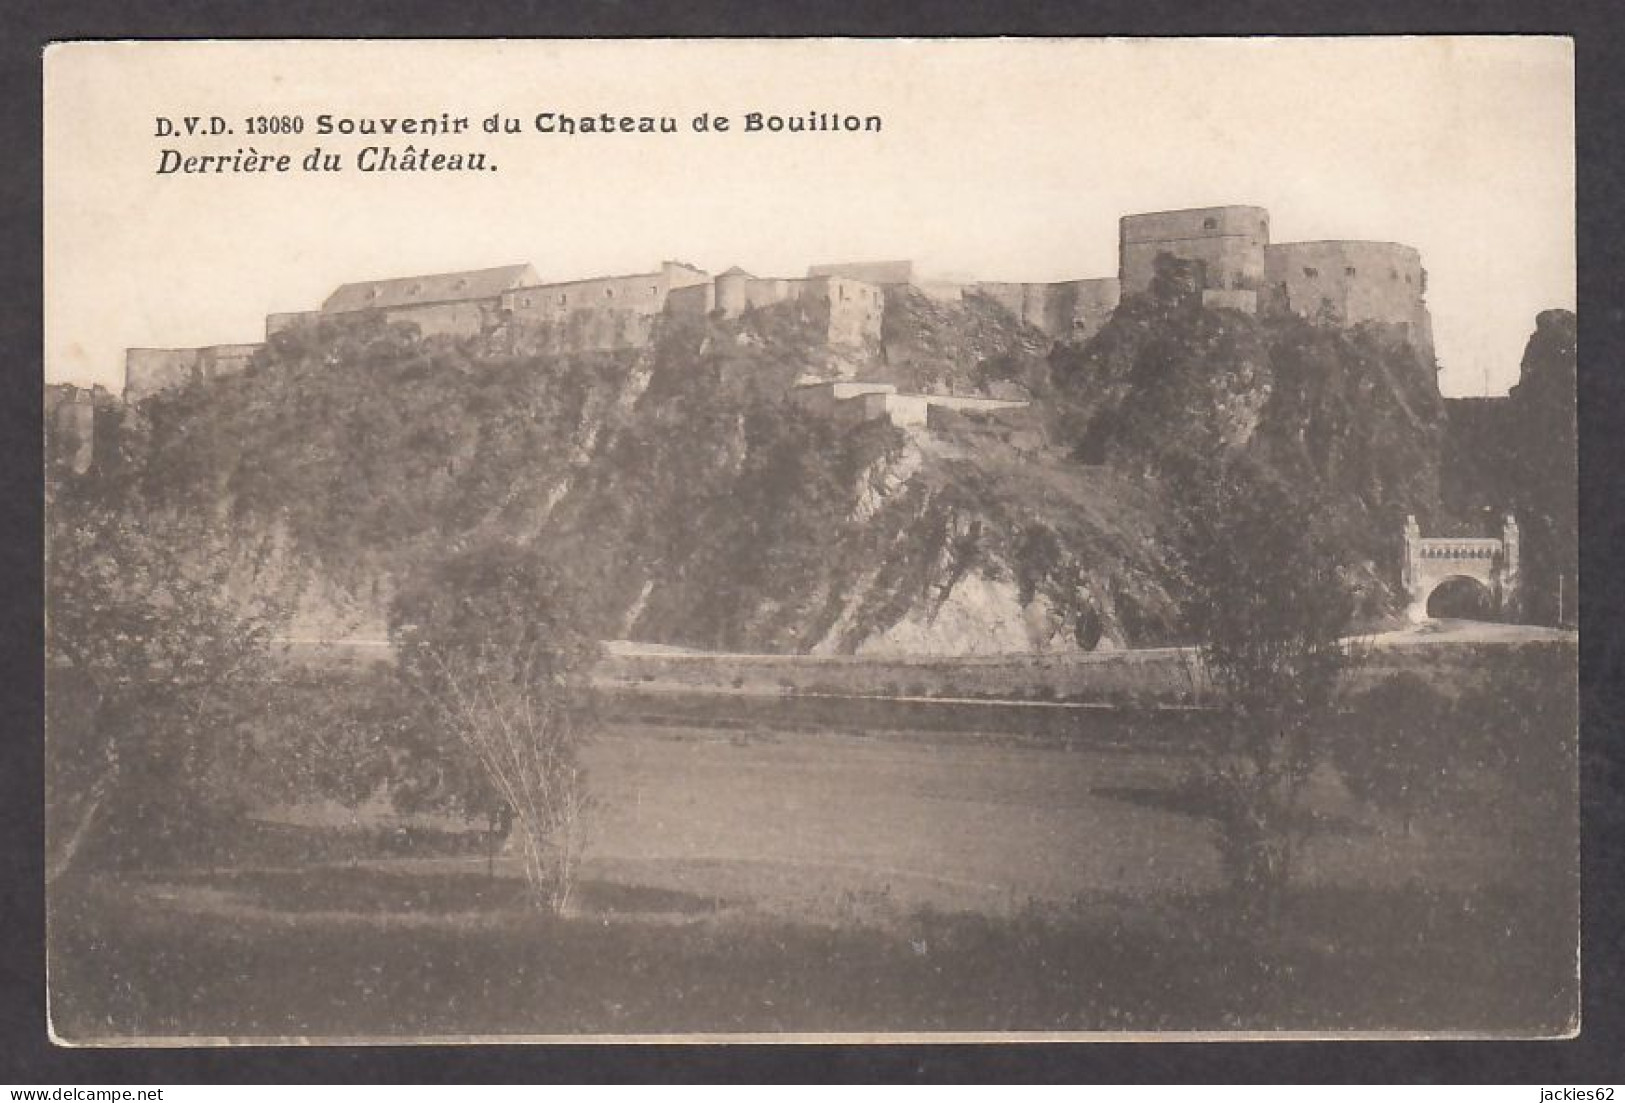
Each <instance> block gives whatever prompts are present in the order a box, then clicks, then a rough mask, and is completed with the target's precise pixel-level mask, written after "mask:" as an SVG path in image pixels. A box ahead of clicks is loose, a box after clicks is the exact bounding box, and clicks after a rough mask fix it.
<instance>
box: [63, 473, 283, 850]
mask: <svg viewBox="0 0 1625 1103" xmlns="http://www.w3.org/2000/svg"><path fill="white" fill-rule="evenodd" d="M237 553H238V548H237V546H236V544H235V543H234V542H233V540H232V539H231V536H230V534H229V533H227V532H225V531H224V530H223V529H222V528H221V527H220V526H219V525H217V524H215V523H214V522H213V521H212V519H210V518H207V517H199V516H196V515H191V514H171V513H164V512H159V511H153V510H150V509H148V508H147V507H146V505H145V503H144V502H143V501H142V500H140V499H139V497H135V496H131V494H130V487H129V485H128V484H122V483H113V484H109V483H106V482H103V481H101V480H96V479H74V480H70V481H68V482H65V483H53V484H48V486H47V495H46V593H45V602H46V604H45V610H46V656H47V669H48V671H49V674H48V679H47V698H48V701H49V706H48V708H49V711H48V717H49V718H50V719H51V720H54V721H55V723H52V724H51V728H50V730H49V731H48V747H49V754H48V762H49V775H48V776H49V779H50V781H51V787H50V788H51V791H50V795H49V799H48V801H47V804H48V806H49V808H50V812H51V814H50V822H49V827H50V830H49V831H48V836H49V837H48V840H47V842H48V849H49V852H50V853H49V860H48V863H47V876H48V878H51V879H55V878H56V877H58V876H60V875H61V874H62V873H64V872H65V871H66V870H67V869H68V868H69V867H70V866H71V865H72V864H73V862H74V860H75V858H76V857H77V856H78V855H79V854H80V853H81V851H82V850H83V849H84V847H85V844H86V843H87V842H88V841H89V840H90V839H92V838H93V837H101V838H104V839H108V840H109V841H110V842H111V843H112V844H113V845H114V847H115V849H116V852H117V853H118V854H120V855H121V856H122V857H125V858H128V859H132V860H137V861H140V860H150V859H152V858H154V857H157V856H160V855H161V854H162V853H163V852H164V850H165V848H166V847H169V846H173V845H175V844H177V843H180V842H181V841H182V840H184V839H186V838H187V837H191V838H196V837H197V836H199V835H200V834H202V832H200V830H199V828H200V826H201V823H202V822H203V821H204V820H206V819H207V818H210V817H213V816H218V815H222V814H226V813H230V812H232V811H234V810H237V809H238V808H239V806H240V796H241V793H240V791H239V789H238V787H237V785H236V778H237V774H238V770H239V767H240V765H241V763H242V761H243V759H244V757H245V756H248V755H250V754H251V753H252V740H251V737H250V733H249V730H248V727H247V723H246V722H247V719H248V718H249V717H250V716H252V715H253V713H254V711H255V691H256V690H257V689H258V688H259V687H261V686H262V684H263V678H264V675H265V665H266V664H265V659H266V652H267V643H268V641H269V638H270V636H271V634H272V633H273V631H274V630H275V628H276V626H277V625H278V624H279V623H281V621H282V619H283V617H284V616H285V614H286V610H287V606H288V602H287V595H286V594H284V593H281V592H279V591H278V590H277V589H275V588H271V587H261V586H255V585H253V584H252V580H251V575H252V567H251V565H249V566H246V567H245V565H244V564H242V563H241V562H240V558H241V557H240V556H239V555H238V554H237ZM76 704H77V705H78V706H79V707H77V708H76V707H75V705H76Z"/></svg>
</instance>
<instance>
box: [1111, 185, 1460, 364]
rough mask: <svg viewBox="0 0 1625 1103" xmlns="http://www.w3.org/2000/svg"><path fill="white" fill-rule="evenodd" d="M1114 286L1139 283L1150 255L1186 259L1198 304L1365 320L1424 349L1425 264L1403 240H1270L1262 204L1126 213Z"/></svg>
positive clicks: (1427, 348) (1428, 325) (1339, 321)
mask: <svg viewBox="0 0 1625 1103" xmlns="http://www.w3.org/2000/svg"><path fill="white" fill-rule="evenodd" d="M1118 242H1119V244H1118V250H1119V253H1118V278H1119V279H1120V280H1121V281H1122V292H1123V293H1124V294H1131V293H1135V292H1140V291H1145V290H1146V289H1148V288H1149V287H1150V286H1151V281H1152V279H1153V277H1154V276H1155V274H1156V262H1157V257H1159V256H1161V255H1163V254H1168V255H1171V256H1174V257H1178V258H1179V259H1181V260H1185V261H1189V262H1192V264H1193V265H1194V268H1195V271H1194V273H1193V275H1194V278H1195V281H1196V286H1197V289H1198V290H1200V291H1201V293H1202V300H1203V302H1204V303H1205V304H1206V305H1208V306H1212V307H1228V308H1231V309H1236V310H1243V311H1246V312H1247V313H1263V314H1273V315H1280V314H1288V313H1290V314H1296V315H1298V316H1300V317H1304V318H1325V319H1327V320H1328V321H1331V322H1333V323H1334V324H1336V325H1343V326H1356V325H1364V324H1373V325H1377V326H1381V327H1385V328H1388V329H1390V330H1391V331H1392V332H1393V333H1394V334H1395V336H1398V337H1401V338H1403V339H1404V340H1407V341H1409V342H1410V343H1411V345H1412V346H1413V347H1414V348H1415V349H1416V350H1417V352H1418V354H1419V355H1420V356H1421V357H1422V358H1423V359H1424V360H1428V361H1431V359H1432V356H1433V322H1432V319H1431V317H1430V316H1429V314H1428V310H1427V305H1426V300H1425V295H1426V293H1427V272H1426V271H1425V270H1424V269H1423V267H1422V257H1421V254H1420V253H1418V252H1417V251H1416V250H1415V249H1414V248H1412V247H1411V246H1409V245H1399V244H1395V243H1393V242H1387V241H1294V242H1282V243H1279V244H1274V243H1271V241H1270V224H1269V212H1268V211H1266V210H1264V209H1263V208H1262V207H1200V208H1195V209H1192V210H1186V211H1156V212H1152V213H1149V214H1133V215H1125V216H1124V217H1123V218H1122V220H1121V221H1120V223H1119V229H1118Z"/></svg>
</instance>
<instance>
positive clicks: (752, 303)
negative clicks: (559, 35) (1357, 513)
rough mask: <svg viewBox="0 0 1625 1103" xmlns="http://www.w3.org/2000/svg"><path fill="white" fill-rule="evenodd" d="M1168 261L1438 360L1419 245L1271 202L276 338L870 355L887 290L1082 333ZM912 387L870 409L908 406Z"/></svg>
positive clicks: (177, 367)
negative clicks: (1029, 270) (708, 343)
mask: <svg viewBox="0 0 1625 1103" xmlns="http://www.w3.org/2000/svg"><path fill="white" fill-rule="evenodd" d="M1165 255H1166V256H1170V257H1174V258H1177V259H1179V260H1182V261H1185V262H1186V263H1187V268H1188V273H1189V279H1190V281H1191V283H1192V285H1193V286H1192V290H1193V291H1194V292H1197V293H1200V295H1201V297H1202V301H1203V303H1204V304H1205V305H1207V306H1211V307H1215V308H1227V309H1232V310H1239V311H1243V312H1246V313H1250V314H1265V315H1284V314H1296V315H1299V316H1302V317H1309V318H1316V319H1321V320H1325V321H1328V322H1331V323H1333V324H1337V325H1343V326H1354V325H1362V324H1374V325H1377V326H1381V327H1383V328H1385V329H1387V330H1388V331H1390V332H1392V333H1393V334H1394V335H1395V336H1397V337H1399V338H1402V339H1404V340H1406V341H1408V342H1410V344H1411V345H1412V346H1413V347H1414V348H1415V349H1416V350H1417V353H1418V355H1419V356H1420V357H1421V358H1422V359H1423V361H1424V362H1431V360H1432V353H1433V333H1432V323H1431V321H1430V319H1429V315H1428V311H1427V306H1426V304H1425V301H1424V295H1425V293H1426V290H1427V273H1426V271H1425V270H1424V269H1423V268H1422V262H1421V256H1420V254H1418V253H1417V251H1416V250H1415V249H1413V248H1411V247H1410V246H1408V245H1396V244H1393V243H1390V242H1380V241H1305V242H1286V243H1280V244H1272V243H1271V242H1270V234H1269V212H1268V211H1266V210H1264V209H1263V208H1261V207H1248V206H1233V207H1201V208H1195V209H1191V210H1180V211H1156V212H1151V213H1146V214H1131V215H1125V216H1124V217H1123V218H1122V219H1121V220H1120V222H1119V237H1118V273H1117V276H1116V277H1115V278H1113V277H1102V278H1095V279H1078V280H1065V281H1060V282H1054V283H994V282H978V281H970V282H958V281H944V280H931V279H926V278H923V277H921V276H919V275H918V274H917V273H916V272H915V270H914V266H913V264H912V262H909V261H889V262H880V263H843V264H827V265H814V266H813V267H811V268H809V269H808V270H807V274H806V275H805V276H803V277H790V278H778V277H759V276H755V275H752V274H751V273H749V272H746V271H744V270H743V269H741V268H737V267H735V268H730V269H729V270H728V271H726V272H723V273H722V274H720V275H718V276H715V277H713V276H711V275H710V274H709V273H707V272H704V271H702V270H700V269H698V268H695V267H693V266H692V265H688V264H684V263H681V262H679V261H666V262H664V263H662V264H661V265H660V267H659V269H658V270H655V271H651V272H642V273H636V274H633V275H626V276H602V277H595V278H592V279H582V280H571V281H567V282H562V283H544V282H542V280H541V279H540V277H539V276H538V275H537V273H536V270H535V269H534V268H533V267H532V266H531V265H529V264H515V265H508V266H506V267H500V268H487V269H480V270H475V271H467V272H448V273H441V274H436V275H426V276H408V277H405V278H400V279H385V280H371V281H364V282H360V283H348V284H345V285H343V286H342V287H339V288H338V289H337V290H335V291H334V292H333V293H332V294H331V295H329V296H328V297H327V299H326V301H324V302H323V303H322V305H321V308H320V309H318V310H311V311H299V312H294V313H280V314H271V315H268V316H267V317H266V319H265V335H266V338H267V340H269V339H270V338H271V337H273V336H275V335H276V334H277V333H280V332H283V331H286V330H291V329H297V328H300V327H306V326H311V325H314V324H316V323H318V322H320V321H323V320H331V319H334V318H338V317H343V316H346V315H354V314H358V313H362V312H368V311H371V312H376V313H378V314H381V315H382V316H383V317H385V318H386V319H389V320H391V321H396V320H399V321H408V322H412V323H414V324H415V325H417V326H418V328H419V330H420V332H422V333H423V334H424V335H425V336H431V335H444V336H451V337H479V336H492V335H497V334H506V335H507V336H508V337H509V339H510V341H511V343H512V344H513V345H514V347H523V348H525V349H526V350H527V351H532V352H553V353H560V352H585V351H613V350H625V349H637V348H642V347H645V346H647V345H648V344H649V343H650V341H651V340H652V339H653V335H654V332H655V326H656V323H657V321H658V320H659V319H660V318H662V317H666V316H674V317H681V316H690V317H699V316H705V315H709V314H712V313H713V312H715V313H718V314H720V315H721V316H723V317H727V318H737V317H740V316H741V315H743V314H745V313H746V312H747V311H750V310H754V309H758V308H761V307H766V306H771V305H773V304H776V303H784V302H791V301H795V302H798V303H800V304H802V305H803V307H804V308H805V309H806V312H807V314H808V316H809V317H811V318H812V319H813V320H814V322H815V324H816V325H817V326H818V327H819V330H820V337H821V339H822V340H823V341H824V342H826V343H827V344H828V345H829V346H831V347H834V348H848V349H854V350H861V349H863V348H865V347H868V346H878V345H879V344H880V342H881V339H882V326H883V323H884V319H885V310H886V298H887V295H888V294H896V293H899V292H900V291H902V290H903V289H909V290H912V291H915V292H918V293H920V294H924V295H927V296H929V297H932V298H937V299H950V300H951V299H961V298H966V297H970V296H980V297H983V298H986V299H990V300H992V301H994V302H996V303H998V304H1000V305H1001V306H1003V307H1004V308H1005V309H1007V310H1008V311H1009V312H1010V313H1011V314H1013V315H1015V316H1016V317H1017V318H1019V319H1020V320H1022V321H1023V322H1025V323H1026V324H1028V325H1030V326H1032V327H1034V328H1035V329H1037V330H1039V331H1040V332H1042V333H1043V334H1044V335H1045V336H1047V337H1048V338H1050V339H1051V340H1052V341H1066V342H1071V343H1082V342H1085V341H1087V340H1088V339H1089V338H1091V337H1093V336H1094V335H1095V333H1097V332H1098V331H1099V330H1100V328H1101V327H1102V326H1104V325H1105V324H1106V321H1107V320H1108V319H1109V318H1110V317H1111V315H1112V312H1113V311H1114V310H1115V309H1116V308H1117V305H1118V303H1119V301H1120V300H1121V298H1122V296H1124V295H1132V294H1137V293H1142V292H1145V291H1147V290H1149V289H1150V287H1151V285H1152V281H1153V279H1154V278H1155V276H1156V272H1157V264H1158V258H1159V257H1162V256H1165ZM259 348H260V346H259V345H257V344H241V345H214V346H209V347H206V348H183V349H130V350H128V351H127V353H126V358H125V386H124V397H125V399H126V400H127V401H139V400H140V399H142V398H144V397H146V396H147V395H150V394H152V393H154V392H156V391H160V390H163V389H165V388H168V387H172V386H176V385H178V384H180V383H184V382H186V381H188V380H191V379H197V378H210V377H213V376H217V375H226V374H231V373H234V372H239V371H242V370H243V369H244V368H245V367H246V366H247V364H248V362H249V360H250V359H251V358H252V356H253V354H254V353H255V352H256V351H257V350H258V349H259ZM871 393H876V394H878V393H879V391H878V390H873V389H872V392H871ZM853 397H855V396H853ZM909 397H910V396H897V395H894V396H893V397H892V398H891V399H877V398H870V399H869V400H868V403H869V405H875V404H877V403H878V404H880V405H885V404H886V403H888V402H889V403H891V404H892V405H896V406H898V407H899V409H901V408H903V407H904V406H906V405H907V403H906V401H905V400H906V399H908V398H909ZM939 397H946V396H939ZM909 416H911V417H912V414H911V415H909Z"/></svg>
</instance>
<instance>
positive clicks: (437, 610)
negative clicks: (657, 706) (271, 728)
mask: <svg viewBox="0 0 1625 1103" xmlns="http://www.w3.org/2000/svg"><path fill="white" fill-rule="evenodd" d="M579 608H580V603H579V600H578V599H577V598H576V596H575V595H574V594H573V593H572V592H571V591H570V589H569V588H568V586H567V585H566V584H565V583H564V581H563V580H562V579H561V578H560V577H559V576H558V575H557V574H556V573H555V572H554V571H553V570H552V569H551V568H550V567H549V566H548V565H547V564H546V563H544V562H543V561H541V560H540V559H539V558H538V557H537V556H536V555H535V554H534V553H533V552H531V551H529V550H527V549H525V548H521V547H519V546H517V545H515V544H511V543H505V542H493V543H486V544H481V545H477V546H475V547H472V548H470V549H467V550H464V551H459V552H455V553H453V554H451V555H449V556H447V557H445V558H444V559H442V560H440V561H439V562H437V563H435V564H433V565H431V566H430V567H428V568H426V569H425V570H423V571H421V572H420V573H419V574H418V575H417V576H416V577H414V578H412V579H410V580H409V581H408V583H407V584H406V585H405V586H404V587H403V588H402V590H401V592H400V593H399V595H398V596H397V597H396V599H395V601H394V603H393V605H392V607H391V609H390V633H391V636H392V637H393V639H394V640H395V643H396V647H397V649H398V656H399V657H398V662H399V666H400V672H401V674H402V676H403V677H404V678H405V679H406V681H407V682H408V684H410V685H412V686H413V687H415V688H416V689H417V691H418V692H419V693H421V695H422V697H423V699H424V700H425V701H426V702H428V704H429V705H430V707H431V708H432V709H433V710H434V712H435V714H436V716H437V717H438V718H439V719H440V721H441V723H442V725H443V727H444V730H445V731H446V732H447V733H448V734H449V735H450V736H451V737H452V738H454V739H455V740H456V741H458V742H459V743H460V744H461V746H462V747H463V748H464V750H465V752H466V753H467V754H469V755H471V756H473V758H474V759H476V760H477V761H478V762H479V764H480V766H481V768H482V770H483V772H484V776H485V779H486V781H487V782H488V784H489V788H490V794H491V799H492V801H493V802H495V803H494V805H493V807H494V808H495V809H496V810H498V811H499V812H501V813H504V814H506V815H507V816H511V817H512V820H513V825H514V826H515V827H516V828H518V830H519V841H520V844H521V852H522V857H523V860H524V870H525V877H526V880H527V881H528V883H529V885H530V889H531V895H532V899H533V900H534V901H535V902H536V903H537V904H538V905H544V904H545V905H546V906H548V907H550V908H551V909H552V910H553V911H555V912H559V911H563V910H564V909H565V908H566V907H567V906H568V904H569V900H570V893H571V891H572V889H573V887H574V884H575V878H576V872H577V868H578V866H579V863H580V860H581V853H582V848H583V845H584V842H585V828H586V822H585V813H586V810H587V806H588V795H587V788H586V777H585V774H584V772H583V770H582V768H581V764H580V757H579V747H580V743H581V741H582V739H583V738H584V736H585V734H586V732H587V730H588V708H587V702H586V697H585V686H584V678H583V675H584V674H585V672H586V671H587V669H588V668H589V666H590V664H591V663H592V662H593V661H594V659H595V658H596V657H597V654H598V647H597V643H596V642H595V641H594V640H593V639H592V637H591V636H590V635H589V634H588V633H586V632H585V631H584V630H583V628H582V627H581V617H580V614H579V612H578V610H579Z"/></svg>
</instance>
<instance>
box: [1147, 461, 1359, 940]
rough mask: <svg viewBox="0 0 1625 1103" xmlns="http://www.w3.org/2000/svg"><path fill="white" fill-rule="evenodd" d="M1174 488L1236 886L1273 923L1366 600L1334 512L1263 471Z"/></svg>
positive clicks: (1182, 578)
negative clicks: (1344, 552) (1328, 526)
mask: <svg viewBox="0 0 1625 1103" xmlns="http://www.w3.org/2000/svg"><path fill="white" fill-rule="evenodd" d="M1171 482H1172V484H1173V489H1174V491H1175V494H1174V498H1175V502H1176V508H1175V522H1174V526H1173V532H1172V546H1173V551H1174V561H1175V564H1176V568H1177V580H1176V585H1177V588H1178V591H1179V607H1180V613H1181V619H1182V622H1183V625H1184V628H1185V631H1186V632H1187V633H1188V634H1189V636H1190V637H1191V638H1192V639H1193V640H1194V641H1195V643H1196V647H1197V651H1198V655H1199V658H1200V665H1201V670H1202V672H1203V674H1204V676H1205V678H1206V679H1207V680H1208V681H1209V682H1210V683H1211V686H1212V689H1213V690H1214V691H1215V696H1216V699H1217V702H1218V705H1219V710H1220V714H1219V724H1218V731H1217V735H1216V738H1215V739H1214V741H1213V743H1212V744H1211V745H1210V746H1209V747H1208V748H1207V753H1206V755H1205V758H1204V762H1203V776H1202V778H1201V782H1202V785H1203V787H1204V789H1205V790H1206V794H1207V796H1208V798H1209V800H1210V802H1211V805H1210V809H1209V810H1210V811H1211V812H1212V813H1213V814H1214V816H1215V817H1216V819H1217V822H1218V824H1219V845H1220V851H1221V856H1222V858H1223V861H1224V865H1225V869H1226V871H1227V873H1228V875H1229V877H1230V880H1231V883H1232V885H1233V886H1234V887H1235V888H1237V889H1238V890H1240V892H1241V894H1242V899H1243V901H1244V902H1245V904H1246V905H1247V907H1248V909H1249V910H1250V911H1252V912H1254V913H1255V914H1261V915H1263V916H1264V917H1273V916H1275V915H1276V914H1277V913H1278V909H1279V905H1280V901H1281V898H1282V895H1283V892H1284V890H1285V888H1286V886H1287V883H1288V880H1289V878H1290V875H1291V869H1292V861H1293V855H1294V851H1295V849H1296V844H1297V838H1298V836H1299V834H1301V828H1302V823H1303V819H1304V817H1303V815H1302V813H1301V811H1300V809H1299V796H1300V793H1301V790H1302V788H1303V785H1304V782H1305V781H1306V780H1307V779H1308V777H1309V774H1310V771H1311V769H1312V767H1313V765H1314V762H1315V757H1314V752H1315V740H1316V736H1317V735H1319V734H1320V733H1321V732H1322V731H1323V730H1325V729H1326V728H1327V726H1328V725H1329V723H1330V720H1331V714H1332V711H1333V708H1334V705H1335V700H1336V694H1337V687H1338V681H1339V678H1340V675H1341V672H1342V670H1343V668H1344V666H1345V664H1346V653H1345V651H1344V649H1343V646H1342V645H1341V643H1340V637H1341V636H1342V634H1343V633H1344V631H1345V630H1346V629H1347V627H1348V624H1349V620H1350V618H1351V616H1352V612H1353V602H1352V599H1351V597H1350V593H1349V589H1348V587H1347V585H1346V583H1345V582H1344V580H1343V578H1342V575H1341V572H1340V570H1339V566H1338V557H1337V554H1336V546H1335V544H1334V543H1333V542H1332V541H1331V540H1330V539H1329V538H1328V537H1327V536H1326V535H1325V526H1324V520H1323V511H1322V510H1321V509H1319V508H1318V506H1317V505H1316V504H1315V503H1314V502H1313V500H1312V499H1311V498H1310V497H1308V496H1307V495H1304V494H1302V493H1301V492H1298V491H1296V490H1294V489H1293V488H1292V487H1291V486H1290V485H1289V484H1288V483H1286V482H1285V481H1284V480H1282V479H1280V478H1278V477H1275V476H1272V475H1271V474H1269V472H1268V471H1267V470H1266V469H1264V468H1263V467H1261V466H1260V465H1259V464H1258V463H1257V462H1256V461H1254V460H1252V459H1250V458H1248V457H1247V456H1246V455H1245V454H1232V455H1230V456H1220V457H1215V458H1210V459H1206V460H1201V461H1187V462H1186V463H1185V464H1183V465H1181V467H1180V469H1179V470H1177V471H1176V472H1175V474H1174V475H1173V477H1172V479H1171Z"/></svg>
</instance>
